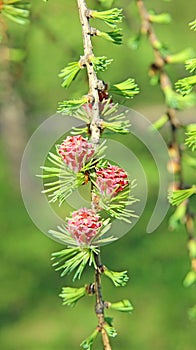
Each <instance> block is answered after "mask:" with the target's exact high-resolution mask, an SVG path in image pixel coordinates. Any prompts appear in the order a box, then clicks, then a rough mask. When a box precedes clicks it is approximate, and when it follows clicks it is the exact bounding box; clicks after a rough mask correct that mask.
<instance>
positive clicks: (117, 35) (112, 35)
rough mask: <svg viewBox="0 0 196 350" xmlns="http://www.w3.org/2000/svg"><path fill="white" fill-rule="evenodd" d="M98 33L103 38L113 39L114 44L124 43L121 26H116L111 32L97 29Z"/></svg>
mask: <svg viewBox="0 0 196 350" xmlns="http://www.w3.org/2000/svg"><path fill="white" fill-rule="evenodd" d="M96 35H97V36H100V37H101V38H103V39H105V40H107V41H111V42H112V43H113V44H116V45H121V44H122V34H121V29H120V28H116V29H114V30H113V31H111V32H101V31H100V30H97V31H96Z"/></svg>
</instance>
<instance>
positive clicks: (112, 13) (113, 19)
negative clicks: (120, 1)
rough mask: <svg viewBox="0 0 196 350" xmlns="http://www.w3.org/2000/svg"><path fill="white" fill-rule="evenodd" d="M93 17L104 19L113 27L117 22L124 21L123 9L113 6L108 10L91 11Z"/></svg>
mask: <svg viewBox="0 0 196 350" xmlns="http://www.w3.org/2000/svg"><path fill="white" fill-rule="evenodd" d="M90 17H91V18H97V19H101V20H102V21H104V22H105V23H106V24H108V25H109V26H111V27H115V25H116V23H119V22H122V18H123V16H122V9H118V8H113V9H111V10H106V11H94V10H91V11H90Z"/></svg>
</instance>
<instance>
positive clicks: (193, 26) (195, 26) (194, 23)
mask: <svg viewBox="0 0 196 350" xmlns="http://www.w3.org/2000/svg"><path fill="white" fill-rule="evenodd" d="M189 27H190V29H191V30H194V31H195V30H196V19H195V20H194V21H192V22H190V23H189Z"/></svg>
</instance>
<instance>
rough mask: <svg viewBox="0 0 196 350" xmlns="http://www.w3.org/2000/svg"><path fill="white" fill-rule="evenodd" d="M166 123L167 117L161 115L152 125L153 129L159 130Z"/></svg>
mask: <svg viewBox="0 0 196 350" xmlns="http://www.w3.org/2000/svg"><path fill="white" fill-rule="evenodd" d="M167 122H168V115H167V114H163V115H162V116H161V117H160V118H159V119H157V120H156V121H155V122H154V123H153V128H154V129H156V130H160V129H161V128H162V127H163V126H164V125H165V124H166V123H167Z"/></svg>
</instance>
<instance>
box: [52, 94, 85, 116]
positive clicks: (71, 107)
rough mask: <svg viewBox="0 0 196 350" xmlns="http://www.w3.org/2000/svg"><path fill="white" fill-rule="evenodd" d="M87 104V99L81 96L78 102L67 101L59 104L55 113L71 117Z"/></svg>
mask: <svg viewBox="0 0 196 350" xmlns="http://www.w3.org/2000/svg"><path fill="white" fill-rule="evenodd" d="M87 102H88V97H87V96H83V97H82V98H81V99H78V100H69V101H62V102H59V106H58V109H57V112H59V113H63V114H66V115H73V113H74V112H75V111H77V110H78V109H79V108H80V107H81V106H83V105H84V104H85V103H87Z"/></svg>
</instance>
